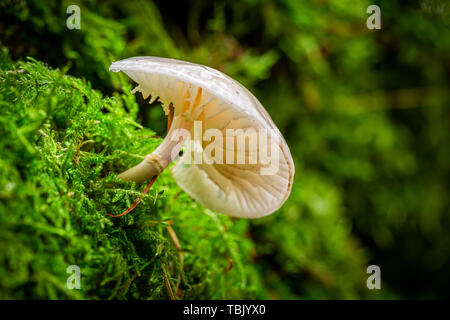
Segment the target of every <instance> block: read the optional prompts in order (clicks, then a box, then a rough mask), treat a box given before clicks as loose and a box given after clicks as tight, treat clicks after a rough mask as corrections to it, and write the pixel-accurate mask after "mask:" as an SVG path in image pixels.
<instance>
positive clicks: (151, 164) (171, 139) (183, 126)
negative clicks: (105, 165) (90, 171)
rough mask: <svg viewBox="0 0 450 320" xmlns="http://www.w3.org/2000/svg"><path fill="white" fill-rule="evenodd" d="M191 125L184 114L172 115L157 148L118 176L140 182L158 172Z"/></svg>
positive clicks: (168, 161)
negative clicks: (165, 132) (164, 135)
mask: <svg viewBox="0 0 450 320" xmlns="http://www.w3.org/2000/svg"><path fill="white" fill-rule="evenodd" d="M169 121H170V120H169ZM191 127H192V122H191V121H187V120H186V119H185V117H184V116H182V115H178V116H176V117H174V118H173V121H172V124H171V125H170V129H169V132H168V133H167V135H166V137H165V138H164V140H163V142H162V143H161V144H160V145H159V146H158V148H156V150H155V151H153V152H152V153H151V154H148V155H146V156H145V159H144V160H143V161H142V162H141V163H139V164H138V165H136V166H134V167H133V168H131V169H128V170H127V171H125V172H122V173H121V174H119V176H118V177H119V178H120V179H122V180H125V181H128V180H132V181H136V182H142V181H144V180H147V179H150V178H151V177H153V176H156V175H158V174H160V173H161V172H162V171H163V170H164V169H165V168H166V167H167V166H168V165H169V163H170V162H171V161H172V160H173V159H174V158H175V157H176V156H177V155H178V152H180V149H181V147H182V146H183V143H184V140H185V139H186V137H187V136H188V135H189V131H190V129H191Z"/></svg>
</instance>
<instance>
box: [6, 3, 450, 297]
mask: <svg viewBox="0 0 450 320" xmlns="http://www.w3.org/2000/svg"><path fill="white" fill-rule="evenodd" d="M0 3H1V4H0V42H1V43H0V44H1V45H2V46H4V47H6V48H8V51H9V55H10V56H11V58H12V59H14V60H17V59H25V57H27V56H31V57H33V58H35V59H37V60H40V61H43V62H45V63H47V64H48V65H50V66H51V67H55V68H56V67H58V68H68V72H67V73H68V74H70V75H73V76H75V77H79V78H84V79H86V80H88V81H89V82H90V83H91V84H92V87H93V88H94V89H97V90H99V91H101V92H102V94H103V95H105V96H110V95H112V94H113V93H114V92H121V91H122V88H123V81H121V78H119V76H118V75H116V74H113V73H111V72H109V71H108V67H109V65H110V63H111V62H112V61H115V60H119V59H122V58H127V57H131V56H138V55H152V56H162V57H171V58H178V59H183V60H188V61H192V62H196V63H200V64H204V65H207V66H210V67H213V68H216V69H218V70H221V71H223V72H225V73H226V74H228V75H230V76H231V77H233V78H235V79H237V80H238V81H240V82H241V83H242V84H244V85H245V86H246V87H247V88H249V89H250V91H252V92H253V93H254V94H255V96H256V97H258V99H259V100H260V101H261V103H262V104H263V105H264V106H265V107H266V109H267V111H268V112H269V114H270V115H271V116H272V118H273V120H274V122H275V124H276V125H277V126H278V127H279V129H280V130H281V132H282V133H283V135H284V137H285V139H286V141H287V143H288V145H289V147H290V149H291V153H292V156H293V158H294V161H295V167H296V175H295V181H294V186H293V189H292V193H291V196H290V198H289V199H288V201H287V202H286V203H285V205H284V206H283V207H282V208H281V209H280V210H279V211H278V212H276V213H274V214H273V215H271V216H269V217H266V218H263V219H259V220H253V221H249V222H247V225H246V226H245V228H246V229H245V230H246V232H245V233H246V237H247V238H249V239H251V241H252V243H253V246H254V252H253V255H254V256H253V257H252V259H251V263H252V264H253V265H254V267H255V271H254V272H255V274H256V275H255V276H254V278H257V279H258V280H255V281H256V282H257V283H258V286H259V288H260V291H261V293H260V294H259V295H257V297H262V298H273V299H297V298H302V299H327V298H332V299H347V298H388V299H391V298H392V299H396V298H449V297H450V217H449V181H450V176H449V173H450V170H449V169H450V153H449V148H448V144H449V141H450V139H449V138H450V136H449V133H450V130H449V119H450V110H449V102H450V95H449V83H450V81H449V80H450V59H449V58H450V33H449V28H450V13H449V12H450V5H449V3H448V2H447V1H444V0H422V1H408V2H406V1H405V2H397V1H391V0H384V1H364V0H358V1H353V0H351V1H350V0H305V1H302V0H279V1H276V0H241V1H233V2H231V1H222V0H219V1H203V0H199V1H180V2H171V1H144V0H142V1H123V0H111V1H88V0H86V1H63V2H59V1H55V2H53V1H12V0H11V1H8V0H6V1H5V0H4V1H1V2H0ZM71 4H77V5H79V6H80V8H81V29H80V30H68V29H67V28H66V19H67V17H68V14H67V13H66V8H67V6H68V5H71ZM371 4H377V5H378V6H379V7H380V8H381V26H382V29H381V30H369V29H368V28H367V27H366V20H367V18H368V17H369V14H367V13H366V9H367V7H368V6H369V5H371ZM136 101H137V102H138V103H139V106H140V108H139V114H138V119H139V121H140V123H141V124H142V125H144V126H146V127H148V128H150V129H152V130H154V131H156V132H157V133H158V134H160V135H164V132H165V121H164V120H163V117H164V116H163V112H162V109H161V108H160V106H159V105H158V104H153V105H151V106H148V104H147V102H145V101H144V100H143V99H142V97H141V96H140V95H138V96H136ZM180 232H181V231H180ZM371 264H375V265H378V266H380V268H381V279H382V282H381V283H382V289H381V290H373V291H370V290H368V289H367V288H366V279H367V277H368V275H367V274H366V268H367V266H369V265H371ZM206 298H207V296H206ZM242 298H245V297H244V296H243V297H242Z"/></svg>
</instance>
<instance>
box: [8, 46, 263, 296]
mask: <svg viewBox="0 0 450 320" xmlns="http://www.w3.org/2000/svg"><path fill="white" fill-rule="evenodd" d="M7 59H8V58H7V56H6V55H5V52H4V54H3V56H2V60H1V61H2V70H1V71H0V81H1V85H0V87H1V90H0V103H1V105H2V108H1V111H0V123H1V125H0V133H1V135H2V137H7V138H5V139H2V140H1V145H0V150H1V154H2V159H1V162H0V168H1V171H2V175H1V178H0V190H1V193H0V226H1V235H0V297H1V298H50V299H55V298H75V299H76V298H102V299H106V298H119V299H122V298H135V299H147V298H152V299H164V298H168V297H169V295H168V289H167V286H166V282H165V279H164V275H163V269H162V267H164V268H165V270H166V271H167V273H168V278H169V281H170V283H171V285H172V286H173V291H176V290H175V288H178V287H179V288H180V293H181V292H183V294H184V298H225V297H226V298H241V297H247V298H254V297H257V296H259V295H257V294H258V291H257V289H258V288H257V286H256V284H258V282H257V281H256V280H257V279H256V280H255V279H251V278H250V277H251V274H252V273H253V267H252V264H251V263H249V261H248V259H249V257H250V253H251V252H253V247H252V245H251V243H250V242H249V241H248V240H246V239H245V237H244V236H245V232H246V230H247V223H246V221H244V220H242V221H239V222H236V223H231V219H229V218H228V217H225V216H217V215H216V214H215V213H212V212H209V211H207V210H205V209H204V208H202V207H200V206H199V205H198V204H196V203H195V202H194V201H193V200H192V199H190V198H189V197H188V196H187V195H185V194H184V193H183V194H182V192H181V190H180V189H179V188H178V187H177V185H176V184H175V183H174V182H173V181H172V179H170V177H169V174H168V172H166V173H164V174H163V175H162V176H161V177H160V178H159V179H158V181H157V182H156V184H155V185H154V186H153V188H152V191H151V192H150V194H149V195H145V196H143V197H142V195H141V193H140V191H139V190H140V189H141V188H142V187H143V186H142V185H136V184H135V183H130V182H128V183H125V182H122V181H120V180H118V179H117V178H116V177H115V173H116V172H118V171H121V170H124V169H125V168H127V167H129V166H131V165H134V164H136V162H138V161H140V160H141V159H142V157H143V156H144V155H145V154H147V153H149V152H151V150H152V149H154V148H155V146H156V145H157V144H158V143H159V142H160V139H159V138H157V137H155V136H154V133H153V132H151V131H150V130H148V129H144V128H142V126H141V125H139V124H137V123H136V122H135V115H136V113H137V104H136V103H135V102H134V99H133V98H132V96H131V94H130V93H129V92H130V89H131V88H130V87H129V86H128V85H127V84H124V88H123V89H124V92H125V93H124V94H122V95H119V94H115V95H114V97H111V98H102V96H101V94H100V93H99V92H98V91H95V90H92V88H91V86H90V84H89V83H88V82H86V81H84V80H79V79H76V78H73V77H70V76H66V75H64V74H63V72H59V71H55V70H51V69H48V68H47V67H46V66H44V65H43V64H42V63H39V62H37V61H35V60H34V59H29V60H28V61H27V62H19V63H17V64H12V63H10V62H8V60H7ZM127 92H128V93H127ZM138 196H141V197H142V201H141V203H140V204H139V206H138V207H137V208H136V209H135V210H134V211H133V213H132V214H129V215H125V216H123V217H119V218H112V217H108V216H107V215H106V213H113V214H116V213H118V212H119V211H121V210H123V209H124V208H126V207H128V206H130V205H131V203H132V202H133V201H134V199H135V198H136V197H138ZM168 226H170V227H171V228H173V230H174V231H175V233H176V235H178V238H179V241H180V243H181V244H182V250H183V251H182V254H183V261H184V262H183V265H182V264H181V260H180V257H179V254H178V252H177V249H176V246H175V244H174V241H173V240H172V238H171V237H170V234H169V232H168V229H167V227H168ZM230 261H232V262H233V268H232V269H231V270H228V268H229V265H230ZM72 264H75V265H78V266H80V268H81V271H82V288H81V290H80V291H79V292H78V291H77V290H74V291H71V290H68V289H66V286H65V284H66V279H67V277H68V274H66V268H67V267H68V266H69V265H72Z"/></svg>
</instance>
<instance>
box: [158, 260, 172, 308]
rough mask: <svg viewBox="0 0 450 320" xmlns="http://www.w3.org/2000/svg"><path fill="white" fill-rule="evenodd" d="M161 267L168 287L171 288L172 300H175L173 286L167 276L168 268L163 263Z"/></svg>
mask: <svg viewBox="0 0 450 320" xmlns="http://www.w3.org/2000/svg"><path fill="white" fill-rule="evenodd" d="M161 268H162V269H163V272H164V280H165V281H166V285H167V289H168V290H169V295H170V300H175V296H174V295H173V291H172V286H171V285H170V281H169V278H168V277H167V273H166V269H164V266H163V264H162V263H161Z"/></svg>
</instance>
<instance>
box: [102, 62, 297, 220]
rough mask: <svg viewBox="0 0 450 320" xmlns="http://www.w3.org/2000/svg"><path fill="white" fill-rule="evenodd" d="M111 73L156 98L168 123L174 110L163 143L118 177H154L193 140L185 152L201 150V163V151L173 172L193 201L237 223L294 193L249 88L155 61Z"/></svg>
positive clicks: (280, 144)
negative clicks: (197, 158) (121, 74)
mask: <svg viewBox="0 0 450 320" xmlns="http://www.w3.org/2000/svg"><path fill="white" fill-rule="evenodd" d="M110 70H112V71H114V72H119V71H123V72H124V73H126V74H127V75H128V76H129V77H130V78H131V79H133V80H134V81H135V82H137V83H138V86H137V87H136V88H135V89H134V90H133V91H134V92H135V91H140V92H141V93H142V94H143V96H144V98H147V97H148V96H149V95H151V97H152V99H155V98H156V97H158V96H159V99H160V101H161V103H162V105H163V108H164V111H165V113H166V115H168V114H169V106H171V105H173V107H174V113H173V121H172V125H171V126H170V129H169V131H168V134H167V136H166V138H165V139H164V140H163V142H162V143H161V144H160V145H159V147H158V148H157V149H156V150H155V151H154V152H152V153H151V154H149V155H147V156H146V157H145V159H144V161H142V162H141V163H140V164H138V165H137V166H135V167H133V168H131V169H129V170H127V171H125V172H123V173H122V174H120V175H119V177H120V178H121V179H123V180H134V181H144V180H146V179H149V178H152V177H155V176H156V175H158V174H159V173H160V172H161V171H163V170H164V169H165V168H166V167H167V166H168V164H169V163H170V162H171V161H172V160H174V158H175V157H176V156H177V155H178V153H179V151H180V148H181V147H182V145H183V141H184V140H185V139H189V140H190V141H191V143H192V141H194V143H193V144H189V145H188V146H191V145H195V143H197V144H196V146H197V147H198V146H201V148H200V151H201V152H202V154H203V155H202V158H201V160H202V161H201V162H200V163H199V162H198V161H197V162H195V161H194V163H192V162H193V161H192V159H194V158H195V156H196V155H195V152H197V151H196V149H195V148H187V150H188V151H187V152H185V153H184V154H183V156H181V157H179V159H178V160H177V162H176V163H175V165H174V166H172V168H171V171H172V174H173V177H174V178H175V180H176V182H177V183H178V185H180V187H181V188H182V189H183V190H184V191H185V192H186V193H188V194H189V195H190V196H191V197H192V198H194V199H195V200H197V201H198V202H199V203H201V204H202V205H204V206H205V207H207V208H210V209H211V210H214V211H217V212H221V213H224V214H228V215H230V216H235V217H245V218H257V217H261V216H265V215H268V214H271V213H272V212H274V211H275V210H277V209H278V208H279V207H281V205H282V204H283V203H284V201H285V200H286V199H287V197H288V196H289V193H290V191H291V187H292V182H293V177H294V163H293V161H292V157H291V154H290V151H289V148H288V146H287V144H286V142H285V140H284V139H283V137H282V135H281V133H280V132H279V130H278V129H277V127H276V126H275V124H274V123H273V121H272V119H271V118H270V116H269V114H268V113H267V112H266V110H265V109H264V107H263V106H262V105H261V103H260V102H259V101H258V100H257V99H256V98H255V97H254V96H253V95H252V94H251V93H250V92H249V91H248V90H247V89H246V88H245V87H244V86H242V85H241V84H240V83H238V82H237V81H235V80H233V79H232V78H230V77H228V76H227V75H225V74H223V73H222V72H220V71H217V70H215V69H212V68H209V67H206V66H202V65H198V64H194V63H189V62H185V61H180V60H174V59H166V58H158V57H135V58H129V59H125V60H121V61H117V62H114V63H112V64H111V67H110ZM195 121H198V122H196V123H195V125H194V122H195ZM180 129H184V131H183V130H180ZM230 129H242V130H237V131H236V130H235V131H233V132H232V131H231V130H230ZM227 130H228V131H227ZM198 131H202V132H204V133H205V136H202V135H201V134H200V135H201V141H200V142H198V139H197V140H196V139H195V135H196V133H198ZM180 132H187V134H184V135H183V134H182V135H180ZM206 133H208V134H206ZM230 133H233V134H234V136H231V135H230ZM220 134H223V140H222V141H221V140H220V139H219V138H220V137H219V135H220ZM206 136H208V137H206ZM212 136H214V139H213V138H212ZM252 139H256V140H252ZM246 141H247V143H245V142H246ZM251 141H253V142H255V141H257V143H251ZM239 142H240V143H239ZM207 150H208V152H206V151H207ZM269 150H270V152H269ZM264 155H268V158H267V159H264ZM239 159H240V162H239V163H237V162H238V160H239ZM242 160H244V161H242ZM266 160H269V161H266ZM243 162H244V163H243Z"/></svg>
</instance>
